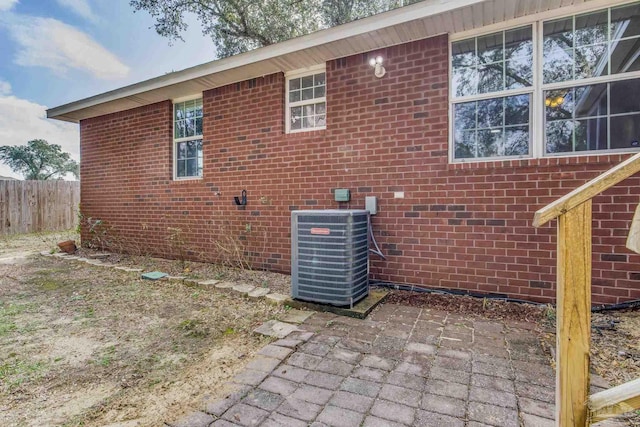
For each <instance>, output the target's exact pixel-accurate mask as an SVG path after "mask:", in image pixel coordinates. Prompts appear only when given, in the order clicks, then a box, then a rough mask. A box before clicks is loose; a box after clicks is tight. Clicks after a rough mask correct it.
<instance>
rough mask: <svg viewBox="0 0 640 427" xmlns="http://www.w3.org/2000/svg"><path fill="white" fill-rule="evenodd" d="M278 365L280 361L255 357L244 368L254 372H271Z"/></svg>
mask: <svg viewBox="0 0 640 427" xmlns="http://www.w3.org/2000/svg"><path fill="white" fill-rule="evenodd" d="M279 364H280V359H273V358H271V357H265V356H256V357H254V358H253V360H252V361H251V362H249V363H248V364H247V366H246V369H253V370H254V371H262V372H271V371H273V370H274V369H275V368H276V367H277V366H278V365H279Z"/></svg>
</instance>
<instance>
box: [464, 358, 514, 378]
mask: <svg viewBox="0 0 640 427" xmlns="http://www.w3.org/2000/svg"><path fill="white" fill-rule="evenodd" d="M471 370H472V372H473V373H474V374H483V375H489V376H491V377H500V378H505V379H513V372H512V370H511V367H510V366H508V365H506V366H501V365H491V364H488V363H484V362H476V361H474V362H473V365H472V368H471Z"/></svg>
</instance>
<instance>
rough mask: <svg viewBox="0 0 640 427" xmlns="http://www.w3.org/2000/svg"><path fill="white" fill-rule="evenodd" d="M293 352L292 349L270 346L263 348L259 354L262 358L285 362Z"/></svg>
mask: <svg viewBox="0 0 640 427" xmlns="http://www.w3.org/2000/svg"><path fill="white" fill-rule="evenodd" d="M276 344H277V343H276ZM291 352H292V350H291V349H290V348H287V347H286V346H284V347H280V346H278V345H274V344H269V345H267V346H265V347H263V348H261V349H260V351H258V354H259V355H261V356H266V357H272V358H274V359H280V360H284V359H285V358H286V357H287V356H288V355H290V354H291Z"/></svg>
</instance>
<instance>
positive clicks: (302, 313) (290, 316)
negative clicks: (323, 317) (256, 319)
mask: <svg viewBox="0 0 640 427" xmlns="http://www.w3.org/2000/svg"><path fill="white" fill-rule="evenodd" d="M313 313H314V312H313V311H308V310H298V309H297V308H293V309H291V310H289V311H288V312H287V314H286V315H285V316H284V317H283V318H282V319H281V320H282V321H283V322H287V323H295V324H298V325H299V324H301V323H303V322H304V321H305V320H307V319H308V318H309V317H311V315H312V314H313Z"/></svg>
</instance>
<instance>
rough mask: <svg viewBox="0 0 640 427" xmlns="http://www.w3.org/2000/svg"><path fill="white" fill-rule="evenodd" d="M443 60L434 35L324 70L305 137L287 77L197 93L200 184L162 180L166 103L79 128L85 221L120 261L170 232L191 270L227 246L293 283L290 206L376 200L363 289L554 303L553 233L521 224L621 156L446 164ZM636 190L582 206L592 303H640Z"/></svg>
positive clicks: (161, 248) (168, 158) (443, 41)
mask: <svg viewBox="0 0 640 427" xmlns="http://www.w3.org/2000/svg"><path fill="white" fill-rule="evenodd" d="M377 54H381V55H382V56H383V57H384V58H385V63H384V66H385V68H386V70H387V75H385V77H384V78H382V79H377V78H375V77H374V75H373V70H372V69H371V67H370V66H369V65H368V59H369V58H370V57H371V56H374V55H377ZM447 55H448V46H447V37H446V36H439V37H434V38H431V39H427V40H421V41H416V42H412V43H408V44H404V45H399V46H393V47H390V48H387V49H383V50H379V51H375V52H370V53H368V54H364V55H355V56H350V57H347V58H341V59H338V60H334V61H330V62H328V63H327V111H328V113H327V129H326V130H319V131H313V132H303V133H295V134H285V133H284V87H285V84H284V83H285V79H284V75H283V74H273V75H268V76H265V77H263V78H257V79H253V80H250V81H245V82H241V83H237V84H232V85H228V86H225V87H221V88H216V89H212V90H208V91H205V92H204V93H203V103H204V138H203V151H204V178H203V179H201V180H189V181H173V180H172V152H173V151H172V121H171V120H172V104H171V102H170V101H165V102H161V103H157V104H153V105H150V106H145V107H140V108H137V109H133V110H129V111H125V112H120V113H116V114H111V115H106V116H101V117H96V118H92V119H88V120H83V121H82V122H81V141H82V143H81V155H82V164H81V168H82V170H81V173H82V181H81V193H82V212H83V214H84V215H85V217H91V218H93V219H95V218H99V219H101V220H103V221H105V224H106V226H107V227H109V231H108V232H107V233H106V234H105V236H106V237H105V240H109V241H110V242H108V243H110V244H111V245H112V246H114V247H116V249H117V248H118V247H119V248H120V249H126V250H129V251H134V252H135V251H138V252H141V253H149V254H153V255H162V256H168V257H179V256H180V254H179V251H180V249H179V245H177V244H175V243H173V244H171V243H170V239H169V236H170V235H171V234H172V233H175V230H174V231H172V230H169V227H172V228H179V229H180V230H181V231H182V237H181V240H182V241H184V242H185V247H186V248H187V257H189V258H191V259H200V260H211V261H213V260H215V259H216V257H218V256H219V254H220V253H221V251H220V248H221V247H229V246H234V245H236V244H238V245H240V246H241V247H243V248H244V250H245V251H246V252H247V256H248V257H249V258H250V260H251V262H252V264H253V266H254V267H257V268H264V269H269V270H273V271H280V272H289V271H290V244H291V242H290V211H291V210H294V209H325V208H327V209H328V208H337V207H340V208H362V207H363V206H364V197H365V196H368V195H374V196H377V197H378V206H379V213H378V215H376V216H375V217H373V227H374V230H375V235H376V239H377V240H378V243H379V244H380V246H381V248H382V251H383V252H384V253H385V254H386V255H387V258H388V259H387V260H386V261H382V260H380V259H378V257H376V256H375V255H372V257H371V260H372V262H371V273H372V274H371V276H372V278H374V279H381V280H386V281H392V282H398V283H410V284H416V285H423V286H428V287H438V288H448V289H455V290H459V291H469V292H474V293H484V294H500V295H508V296H510V297H514V298H522V299H527V300H533V301H540V302H552V301H553V300H554V297H555V285H554V280H555V262H556V254H555V245H556V240H555V235H556V231H555V222H553V223H552V224H550V225H547V226H545V227H543V228H541V229H534V228H533V227H532V226H531V222H532V219H533V213H534V212H535V211H536V210H537V209H539V208H540V207H542V206H544V205H546V204H547V203H549V202H551V201H553V200H554V199H556V198H557V197H559V196H561V195H563V194H565V193H567V192H568V191H570V190H572V189H574V188H575V187H577V186H578V185H580V184H582V183H584V182H585V181H586V180H588V179H590V178H593V177H595V176H596V175H598V174H599V173H600V172H602V171H604V170H606V169H608V168H610V167H611V166H612V165H614V164H617V163H618V162H620V161H621V160H623V159H624V158H626V157H627V156H628V155H620V154H615V155H598V156H582V157H567V158H545V159H528V160H513V161H494V162H478V163H466V164H449V162H448V144H447V134H448V122H447V120H448V119H447V116H448V98H447V97H448V95H447V93H448V65H447V64H448V61H447ZM185 95H188V94H185ZM639 184H640V181H639V177H632V178H630V179H628V180H626V181H624V182H623V183H622V184H621V185H618V186H616V187H615V188H612V189H611V190H609V191H607V192H606V193H605V194H604V195H601V196H598V197H597V198H596V199H595V200H594V207H593V217H594V223H593V251H594V255H593V302H594V303H617V302H622V301H625V300H629V299H635V298H640V256H638V255H634V254H632V253H631V252H630V251H628V250H626V249H625V248H624V244H625V239H626V235H627V232H628V229H629V225H630V220H631V218H632V216H633V210H634V209H635V206H636V204H637V203H638V202H639V201H640V200H639V199H640V198H639V197H638V193H639V192H638V188H640V186H639ZM335 188H349V189H350V190H351V195H352V200H351V202H350V203H337V202H335V201H333V195H332V190H333V189H335ZM242 189H246V190H247V196H248V204H247V206H246V207H238V206H235V205H234V204H233V196H239V195H240V192H241V190H242ZM394 192H404V196H405V197H404V198H403V199H400V198H394ZM96 234H97V233H96V230H94V233H91V232H90V230H89V228H88V227H84V230H83V239H84V240H85V241H87V240H90V239H91V238H95V235H96Z"/></svg>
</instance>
